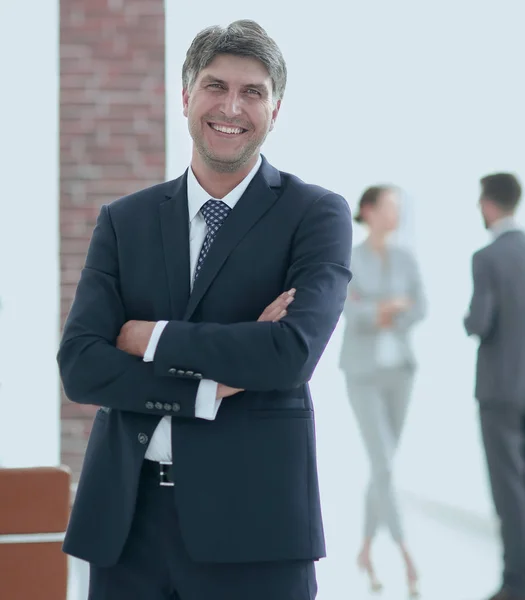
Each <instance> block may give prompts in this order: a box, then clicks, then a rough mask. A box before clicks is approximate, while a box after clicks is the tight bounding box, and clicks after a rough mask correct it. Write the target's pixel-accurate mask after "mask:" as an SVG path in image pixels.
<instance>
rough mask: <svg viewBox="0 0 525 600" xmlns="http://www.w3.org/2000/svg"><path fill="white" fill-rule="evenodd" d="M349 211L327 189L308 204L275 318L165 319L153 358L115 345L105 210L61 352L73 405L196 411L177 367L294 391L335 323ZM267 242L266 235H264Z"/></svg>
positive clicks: (121, 314) (118, 320)
mask: <svg viewBox="0 0 525 600" xmlns="http://www.w3.org/2000/svg"><path fill="white" fill-rule="evenodd" d="M351 231H352V230H351V218H350V211H349V209H348V206H347V204H346V201H345V200H344V199H343V198H341V197H340V196H336V195H334V194H327V195H326V196H324V197H322V198H320V199H318V200H317V201H315V202H313V203H312V204H311V206H310V207H309V208H308V210H307V211H306V213H305V215H304V217H303V219H302V221H301V223H300V224H299V226H298V228H297V230H296V231H295V234H294V240H293V245H292V251H291V259H290V265H289V268H288V272H287V278H286V282H285V289H291V288H294V289H296V290H297V292H296V294H295V300H294V302H293V304H291V305H290V307H289V310H288V314H287V315H286V316H285V317H284V318H281V320H279V321H264V322H262V321H259V322H255V321H254V322H243V323H233V324H229V325H223V324H217V323H206V322H204V323H192V322H187V321H170V322H169V323H168V325H167V326H166V327H165V329H164V331H163V333H162V335H161V338H160V340H159V344H158V346H157V350H156V353H155V359H154V362H153V363H145V362H143V361H142V359H141V358H140V356H135V355H133V354H130V353H128V352H126V351H123V350H122V349H120V348H118V347H117V345H116V344H117V339H118V337H119V335H120V334H121V330H122V327H123V326H124V325H125V324H126V322H127V321H128V319H127V318H126V314H125V309H124V304H123V300H122V297H121V294H120V282H119V267H118V265H119V262H118V251H117V238H116V235H115V230H114V228H113V225H112V222H111V216H110V209H109V208H108V207H103V208H102V210H101V213H100V215H99V218H98V221H97V226H96V228H95V231H94V233H93V237H92V240H91V244H90V248H89V251H88V256H87V259H86V265H85V268H84V269H83V271H82V274H81V278H80V282H79V285H78V289H77V293H76V297H75V301H74V303H73V306H72V308H71V312H70V314H69V316H68V319H67V322H66V325H65V328H64V334H63V339H62V342H61V345H60V349H59V353H58V363H59V367H60V373H61V377H62V382H63V384H64V389H65V391H66V394H67V395H68V397H69V398H70V399H71V400H73V401H74V402H79V403H82V404H95V405H103V406H108V407H112V408H117V409H121V410H128V411H133V412H140V413H147V414H159V415H165V414H168V413H167V412H166V411H165V410H164V409H160V408H159V409H158V410H157V409H154V410H151V409H150V410H148V409H146V408H145V402H146V401H150V402H151V401H153V402H155V401H158V402H160V403H169V402H171V401H173V400H174V399H176V400H177V402H178V403H180V405H181V410H180V412H178V413H177V415H175V416H181V417H184V416H185V417H188V416H194V404H195V396H196V392H197V388H198V385H199V381H198V380H195V379H191V378H183V377H180V376H176V375H175V376H174V375H173V374H172V373H173V371H174V369H173V367H177V370H180V369H187V370H191V371H193V372H199V373H201V374H202V376H203V377H204V378H207V379H211V380H213V381H218V382H220V383H221V384H224V385H226V386H230V387H232V388H235V389H247V390H253V391H268V390H283V389H290V388H294V387H297V386H298V385H301V384H302V383H305V382H306V381H308V380H309V379H310V377H311V375H312V373H313V371H314V369H315V366H316V365H317V362H318V361H319V358H320V357H321V354H322V352H323V351H324V348H325V346H326V344H327V343H328V340H329V339H330V336H331V335H332V332H333V330H334V328H335V326H336V324H337V321H338V319H339V316H340V314H341V311H342V309H343V305H344V300H345V297H346V291H347V286H348V282H349V280H350V277H351V276H350V271H349V262H350V252H351V237H352V236H351ZM269 243H271V242H269Z"/></svg>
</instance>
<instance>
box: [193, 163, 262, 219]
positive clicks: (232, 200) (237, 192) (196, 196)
mask: <svg viewBox="0 0 525 600" xmlns="http://www.w3.org/2000/svg"><path fill="white" fill-rule="evenodd" d="M261 163H262V158H261V156H260V155H259V158H258V160H257V162H256V163H255V165H254V167H253V169H252V170H251V171H250V172H249V173H248V175H247V176H246V177H245V178H244V179H243V180H242V181H241V183H239V185H238V186H237V187H235V188H233V190H232V191H231V192H230V193H229V194H227V195H226V196H224V198H220V200H222V202H224V203H225V204H227V205H228V206H229V207H230V208H234V207H235V205H236V204H237V202H238V201H239V200H240V199H241V196H242V195H243V194H244V192H245V191H246V188H247V187H248V186H249V185H250V182H251V181H252V179H253V178H254V177H255V174H256V173H257V171H258V170H259V168H260V166H261ZM187 185H188V213H189V219H190V223H191V222H192V221H193V219H194V218H195V217H196V216H197V214H198V213H199V211H200V209H201V208H202V207H203V206H204V205H205V204H206V202H208V200H218V198H212V197H211V196H210V195H209V194H208V192H207V191H206V190H205V189H204V188H203V187H202V186H201V184H200V183H199V182H198V181H197V178H196V177H195V174H194V172H193V169H192V168H191V166H190V167H189V169H188V184H187Z"/></svg>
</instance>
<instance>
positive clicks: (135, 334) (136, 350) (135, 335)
mask: <svg viewBox="0 0 525 600" xmlns="http://www.w3.org/2000/svg"><path fill="white" fill-rule="evenodd" d="M155 325H156V323H155V322H154V321H128V322H127V323H124V325H123V326H122V329H121V330H120V333H119V336H118V338H117V348H118V349H119V350H124V352H127V353H128V354H132V355H133V356H140V358H144V354H145V353H146V349H147V347H148V344H149V340H150V338H151V334H152V333H153V330H154V329H155Z"/></svg>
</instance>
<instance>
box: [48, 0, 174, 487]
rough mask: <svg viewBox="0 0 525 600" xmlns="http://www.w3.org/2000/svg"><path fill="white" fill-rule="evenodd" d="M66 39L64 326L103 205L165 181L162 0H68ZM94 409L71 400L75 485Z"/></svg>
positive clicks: (67, 425)
mask: <svg viewBox="0 0 525 600" xmlns="http://www.w3.org/2000/svg"><path fill="white" fill-rule="evenodd" d="M60 37H61V39H60V73H61V84H60V170H61V176H60V235H61V251H60V258H61V292H62V294H61V318H62V323H63V322H64V319H65V317H66V316H67V313H68V311H69V308H70V306H71V302H72V300H73V295H74V292H75V289H76V285H77V283H78V279H79V274H80V270H81V268H82V266H83V264H84V260H85V255H86V251H87V247H88V243H89V239H90V237H91V234H92V231H93V227H94V225H95V222H96V218H97V215H98V213H99V209H100V206H101V205H102V204H104V203H108V202H111V201H112V200H114V199H116V198H119V197H120V196H124V195H126V194H128V193H130V192H133V191H136V190H139V189H141V188H145V187H147V186H149V185H153V184H155V183H159V182H161V181H164V179H165V90H164V65H165V62H164V51H165V48H164V0H61V2H60ZM94 410H95V409H94V408H93V407H87V406H80V405H77V404H73V403H71V402H69V401H68V400H67V399H65V398H63V401H62V462H63V463H64V464H67V465H69V466H70V467H71V468H72V469H73V473H74V478H75V479H77V478H78V473H79V470H80V466H81V463H82V459H83V455H84V451H85V446H86V442H87V436H88V434H89V429H90V426H91V421H92V418H93V414H94Z"/></svg>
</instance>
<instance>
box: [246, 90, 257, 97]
mask: <svg viewBox="0 0 525 600" xmlns="http://www.w3.org/2000/svg"><path fill="white" fill-rule="evenodd" d="M246 91H247V92H248V93H249V94H256V95H257V96H260V95H261V92H260V91H259V90H252V89H250V90H246Z"/></svg>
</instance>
